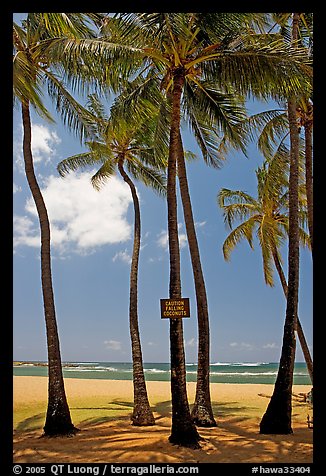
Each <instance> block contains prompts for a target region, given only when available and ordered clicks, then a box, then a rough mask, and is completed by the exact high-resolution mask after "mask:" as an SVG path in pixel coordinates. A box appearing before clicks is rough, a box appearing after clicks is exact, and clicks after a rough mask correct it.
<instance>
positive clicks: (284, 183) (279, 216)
mask: <svg viewBox="0 0 326 476" xmlns="http://www.w3.org/2000/svg"><path fill="white" fill-rule="evenodd" d="M282 152H283V150H279V151H278V153H277V154H275V156H274V157H273V160H271V161H269V162H264V164H263V166H262V167H259V168H258V169H257V171H256V177H257V190H258V197H257V199H255V198H254V197H252V196H251V195H249V194H247V193H245V192H242V191H233V190H229V189H226V188H223V189H221V190H220V192H219V194H218V203H219V206H220V207H221V208H222V209H223V215H224V220H225V222H226V223H227V225H228V226H229V227H230V228H231V229H232V228H233V224H234V222H235V221H236V220H243V221H242V222H241V223H240V224H239V225H238V226H237V227H236V228H234V229H233V230H232V232H231V233H230V234H229V235H228V237H227V238H226V240H225V241H224V243H223V255H224V258H225V259H226V260H229V259H230V254H231V252H232V251H233V249H234V248H235V246H236V245H237V244H238V243H239V242H240V241H241V240H242V239H246V240H247V241H248V243H249V245H250V247H251V248H253V233H254V231H256V235H257V237H258V239H259V244H260V247H261V251H262V258H263V271H264V278H265V282H266V284H267V285H269V286H274V278H273V267H272V265H271V263H272V262H273V263H274V266H275V268H276V270H277V272H278V275H279V278H280V281H281V285H282V289H283V292H284V295H285V298H287V292H288V286H287V282H286V278H285V274H284V271H283V267H282V257H281V255H280V252H279V248H280V246H281V245H282V244H283V243H284V241H285V238H286V236H287V235H288V232H289V217H288V179H287V172H288V154H287V151H286V153H284V154H283V153H282ZM284 152H285V151H284ZM299 191H300V230H299V233H300V235H299V236H300V242H301V244H302V245H303V246H310V239H309V237H308V236H307V233H306V232H305V230H304V225H305V223H306V218H307V211H306V208H307V200H306V197H305V190H304V186H303V184H302V185H301V187H300V190H299ZM296 331H297V334H298V337H299V341H300V344H301V348H302V352H303V355H304V357H305V361H306V364H307V368H308V372H309V375H310V378H311V382H312V381H313V363H312V359H311V355H310V351H309V348H308V345H307V342H306V339H305V336H304V333H303V329H302V326H301V323H300V320H299V318H297V329H296Z"/></svg>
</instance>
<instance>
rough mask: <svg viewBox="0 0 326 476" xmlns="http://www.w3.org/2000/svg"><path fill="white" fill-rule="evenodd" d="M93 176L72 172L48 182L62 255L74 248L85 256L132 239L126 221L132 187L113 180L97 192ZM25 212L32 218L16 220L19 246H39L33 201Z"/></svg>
mask: <svg viewBox="0 0 326 476" xmlns="http://www.w3.org/2000/svg"><path fill="white" fill-rule="evenodd" d="M93 173H94V171H91V172H84V173H71V174H69V175H67V176H66V177H65V178H64V179H63V178H61V177H55V176H53V175H52V176H50V177H48V178H46V179H45V182H44V188H43V190H42V192H43V196H44V201H45V203H46V206H47V210H48V214H49V219H50V223H51V237H52V245H53V247H57V248H58V249H59V251H60V252H61V253H62V252H66V251H71V250H72V249H73V250H74V251H75V252H77V253H85V252H89V251H92V250H94V249H95V248H96V247H98V246H102V245H106V244H113V243H120V242H123V241H126V240H128V239H129V238H130V235H131V226H130V224H129V223H128V222H127V219H126V214H127V210H128V206H129V204H130V202H131V196H130V191H129V188H128V186H127V185H126V184H125V183H124V182H122V181H121V180H118V179H117V178H116V177H112V178H111V179H110V180H109V181H108V182H107V184H106V185H105V186H103V187H102V188H101V189H100V191H96V190H95V189H94V188H93V187H92V185H91V183H90V178H91V176H92V175H93ZM25 209H26V211H27V212H28V213H29V215H30V217H29V218H28V219H27V221H26V219H25V221H24V220H22V217H16V220H18V221H17V223H18V225H19V226H18V227H16V234H15V238H16V245H18V244H19V245H27V246H36V245H35V244H31V238H34V240H35V239H36V233H37V234H38V233H39V227H38V226H37V227H36V226H35V227H33V226H32V223H31V219H32V218H34V220H35V223H36V219H37V213H36V208H35V205H34V201H33V200H32V198H30V199H29V200H28V201H27V202H26V206H25ZM36 230H37V231H36ZM37 238H38V237H37ZM38 240H39V238H38ZM33 243H34V241H33Z"/></svg>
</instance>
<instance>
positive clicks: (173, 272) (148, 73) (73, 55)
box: [57, 13, 309, 446]
mask: <svg viewBox="0 0 326 476" xmlns="http://www.w3.org/2000/svg"><path fill="white" fill-rule="evenodd" d="M253 17H254V18H257V17H258V19H259V20H261V18H262V17H261V15H256V14H242V13H241V14H233V13H228V14H225V13H209V14H202V13H132V14H117V17H116V18H110V17H106V18H103V21H102V24H101V34H102V36H101V38H99V39H98V40H96V41H95V42H93V43H92V46H91V47H90V51H92V52H94V53H96V57H95V59H96V60H97V65H99V63H100V62H101V65H102V66H96V68H95V69H94V68H91V69H90V70H88V69H87V68H86V69H85V68H84V64H86V62H87V59H88V56H87V55H85V56H84V55H83V48H81V47H80V48H78V49H76V48H74V47H73V45H70V44H69V43H67V44H66V45H65V47H64V51H65V53H66V55H67V56H66V57H67V58H68V57H69V61H70V62H71V61H72V62H73V63H74V64H75V65H76V71H77V70H78V71H81V73H82V74H83V77H84V78H86V76H87V75H88V77H89V78H92V79H94V77H96V72H98V71H99V70H100V68H101V67H102V68H103V70H102V71H103V73H102V77H104V80H105V81H108V83H109V85H110V87H112V89H114V88H115V87H116V85H117V83H118V82H120V84H121V86H122V87H123V86H124V81H123V80H124V79H125V78H126V76H125V74H128V75H129V77H130V75H133V76H134V77H135V76H136V75H137V81H136V82H138V84H137V88H136V89H135V90H134V91H133V92H132V93H131V100H133V102H134V103H136V102H137V94H138V96H141V95H142V94H143V93H145V91H146V89H149V88H150V86H151V83H152V82H156V83H157V84H158V85H159V86H160V87H161V89H162V90H163V91H165V93H166V94H167V95H168V96H169V98H170V99H169V101H170V104H171V116H170V117H171V121H170V126H169V130H170V147H169V160H168V194H167V205H168V233H169V250H170V297H171V298H177V297H180V296H181V279H180V256H179V244H178V234H177V232H178V227H177V209H176V203H177V202H176V190H175V185H176V180H175V173H176V170H177V167H176V165H177V161H178V148H179V136H180V119H181V104H182V100H183V98H185V97H186V92H187V86H188V85H192V88H191V91H192V92H193V94H195V95H196V94H197V93H198V92H202V91H203V92H204V95H205V97H206V98H210V95H209V94H207V93H206V90H205V82H208V83H209V84H211V83H213V84H214V83H215V84H216V81H217V78H218V84H219V85H222V87H223V89H224V92H228V93H230V94H234V91H236V92H237V94H238V95H243V96H245V95H247V94H249V93H251V94H254V95H258V96H259V97H264V98H266V97H267V96H268V95H270V94H273V95H274V96H279V95H283V96H285V95H286V93H287V92H288V91H289V89H290V90H291V91H295V92H297V91H299V90H300V91H302V90H303V89H304V90H306V89H307V88H308V86H309V71H308V68H307V67H306V52H305V51H303V50H299V49H294V48H292V47H290V46H288V45H285V44H284V43H283V42H281V41H280V39H279V38H278V37H277V38H276V39H275V37H274V36H266V35H263V36H259V35H256V34H255V33H253V34H251V35H249V36H248V35H247V36H246V35H243V30H244V27H245V26H247V25H248V24H249V22H250V21H251V20H252V18H253ZM274 40H275V41H274ZM81 45H82V42H81ZM62 51H63V49H62V47H60V45H59V47H58V50H57V55H58V58H59V57H61V54H62ZM112 62H114V64H115V66H117V67H116V68H110V65H111V64H112ZM287 66H291V68H287ZM78 68H79V69H78ZM213 103H214V102H213V101H212V104H213ZM213 116H214V113H213ZM192 127H193V129H194V130H195V131H196V135H197V137H198V138H199V140H200V139H202V137H203V136H204V137H205V131H204V130H203V127H201V125H200V124H196V123H193V124H192ZM202 142H205V141H203V140H202ZM205 145H206V144H205ZM204 148H205V147H204ZM205 153H206V151H205ZM208 160H209V159H208ZM198 319H201V316H198ZM199 340H200V339H199ZM170 349H171V393H172V432H171V436H170V441H171V442H172V443H177V444H180V445H194V446H196V445H198V439H199V435H198V433H197V431H196V430H195V427H194V426H193V424H192V422H191V417H190V412H189V406H188V402H187V394H186V378H185V362H184V348H183V337H182V322H181V321H175V320H171V321H170Z"/></svg>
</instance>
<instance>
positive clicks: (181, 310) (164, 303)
mask: <svg viewBox="0 0 326 476" xmlns="http://www.w3.org/2000/svg"><path fill="white" fill-rule="evenodd" d="M160 301H161V319H169V318H170V319H174V318H180V317H181V318H182V317H190V305H189V298H178V299H161V300H160Z"/></svg>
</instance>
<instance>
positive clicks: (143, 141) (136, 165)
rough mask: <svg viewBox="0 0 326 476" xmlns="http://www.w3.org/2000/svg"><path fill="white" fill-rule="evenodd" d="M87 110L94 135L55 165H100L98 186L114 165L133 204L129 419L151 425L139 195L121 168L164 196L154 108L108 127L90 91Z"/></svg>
mask: <svg viewBox="0 0 326 476" xmlns="http://www.w3.org/2000/svg"><path fill="white" fill-rule="evenodd" d="M88 110H89V112H90V113H91V114H92V115H93V123H94V130H95V131H96V139H95V140H92V141H86V142H85V145H86V146H87V148H88V151H87V152H84V153H81V154H78V155H75V156H72V157H69V158H67V159H65V160H63V161H62V162H60V163H59V165H58V171H59V173H60V175H61V176H64V175H65V174H66V173H67V172H69V171H71V170H76V169H77V168H80V167H87V166H88V167H89V166H91V165H97V166H99V165H100V168H99V169H98V171H97V172H96V173H95V174H94V176H93V177H92V179H91V180H92V184H93V186H94V187H95V188H97V189H98V188H99V187H100V186H101V185H102V184H103V183H104V182H105V181H107V180H108V179H109V178H110V177H112V175H113V174H114V173H115V172H116V169H118V171H119V173H120V175H121V177H122V179H123V180H124V181H125V182H126V183H127V184H128V186H129V188H130V191H131V195H132V199H133V204H134V241H133V253H132V259H131V269H130V297H129V327H130V337H131V348H132V363H133V389H134V408H133V414H132V423H133V425H137V426H148V425H154V424H155V419H154V416H153V413H152V411H151V409H150V405H149V401H148V396H147V390H146V383H145V376H144V369H143V359H142V350H141V341H140V333H139V326H138V264H139V252H140V241H141V219H140V207H139V199H138V195H137V191H136V187H135V185H134V183H133V181H132V180H131V178H130V175H129V174H128V173H127V172H126V170H125V167H127V169H128V171H129V173H130V174H132V175H133V176H134V178H136V179H137V180H140V181H142V182H143V183H144V184H145V185H148V186H151V187H152V188H153V189H154V190H155V191H156V192H158V193H160V194H165V182H164V175H163V174H162V173H161V172H160V171H159V169H158V168H157V166H160V167H162V165H163V164H162V163H160V162H159V161H158V160H157V159H156V168H155V167H154V165H155V158H156V154H155V153H154V142H153V132H154V131H155V128H153V127H151V126H152V125H153V123H154V118H155V116H154V112H155V111H153V110H152V111H151V114H152V116H151V118H150V117H149V116H147V117H143V121H142V122H139V121H138V120H137V121H135V120H134V121H133V122H132V121H131V120H129V123H127V122H123V121H119V123H118V124H117V125H114V124H113V122H112V120H110V119H108V117H107V116H106V114H105V111H104V108H103V106H102V105H101V103H100V102H99V99H98V98H97V96H96V95H91V96H90V98H89V103H88Z"/></svg>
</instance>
